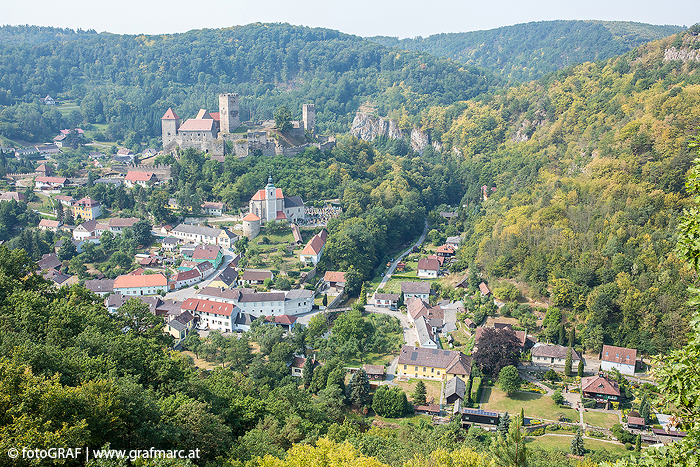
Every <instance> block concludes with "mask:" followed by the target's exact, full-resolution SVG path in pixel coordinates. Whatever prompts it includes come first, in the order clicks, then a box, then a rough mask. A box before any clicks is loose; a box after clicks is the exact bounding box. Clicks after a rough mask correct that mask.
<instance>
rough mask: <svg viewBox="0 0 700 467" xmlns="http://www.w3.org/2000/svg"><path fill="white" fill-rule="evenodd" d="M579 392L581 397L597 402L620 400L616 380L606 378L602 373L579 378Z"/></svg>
mask: <svg viewBox="0 0 700 467" xmlns="http://www.w3.org/2000/svg"><path fill="white" fill-rule="evenodd" d="M581 393H582V394H583V397H587V398H588V399H594V400H596V401H598V402H607V401H609V400H610V401H617V400H620V387H619V385H618V384H617V381H613V380H611V379H608V378H607V377H606V376H604V375H603V374H599V375H596V376H588V377H585V378H581Z"/></svg>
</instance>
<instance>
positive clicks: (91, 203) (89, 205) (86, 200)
mask: <svg viewBox="0 0 700 467" xmlns="http://www.w3.org/2000/svg"><path fill="white" fill-rule="evenodd" d="M75 204H77V205H78V206H85V207H86V208H92V207H95V206H99V205H100V202H99V201H95V200H94V199H92V198H88V197H87V196H86V197H85V198H82V199H81V200H79V201H77V202H76V203H75Z"/></svg>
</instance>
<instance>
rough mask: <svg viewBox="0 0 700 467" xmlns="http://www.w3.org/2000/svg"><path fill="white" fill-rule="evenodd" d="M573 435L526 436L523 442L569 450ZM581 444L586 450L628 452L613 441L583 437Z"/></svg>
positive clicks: (529, 444) (530, 444)
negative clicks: (607, 441)
mask: <svg viewBox="0 0 700 467" xmlns="http://www.w3.org/2000/svg"><path fill="white" fill-rule="evenodd" d="M572 438H573V436H558V435H543V436H528V437H526V438H525V442H526V443H527V445H528V446H529V447H537V448H541V449H548V450H551V449H560V450H562V451H569V450H570V449H571V439H572ZM583 444H584V446H585V447H586V450H587V451H601V450H604V451H608V452H611V453H613V454H622V453H625V452H629V451H627V450H626V449H625V447H624V446H622V445H620V444H615V443H606V442H605V441H601V440H598V439H584V440H583Z"/></svg>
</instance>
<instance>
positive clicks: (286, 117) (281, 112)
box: [275, 106, 292, 133]
mask: <svg viewBox="0 0 700 467" xmlns="http://www.w3.org/2000/svg"><path fill="white" fill-rule="evenodd" d="M291 120H292V113H291V112H290V111H289V109H288V108H287V107H285V106H282V107H278V108H277V110H276V111H275V128H277V130H279V131H280V132H282V133H284V132H285V131H289V130H291V129H292V121H291Z"/></svg>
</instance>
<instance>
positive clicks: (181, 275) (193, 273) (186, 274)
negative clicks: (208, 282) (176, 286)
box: [173, 269, 201, 282]
mask: <svg viewBox="0 0 700 467" xmlns="http://www.w3.org/2000/svg"><path fill="white" fill-rule="evenodd" d="M200 276H201V274H200V273H199V269H190V270H188V271H180V272H178V273H177V274H175V275H174V276H173V281H175V282H180V281H186V280H188V279H194V278H195V277H200Z"/></svg>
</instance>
